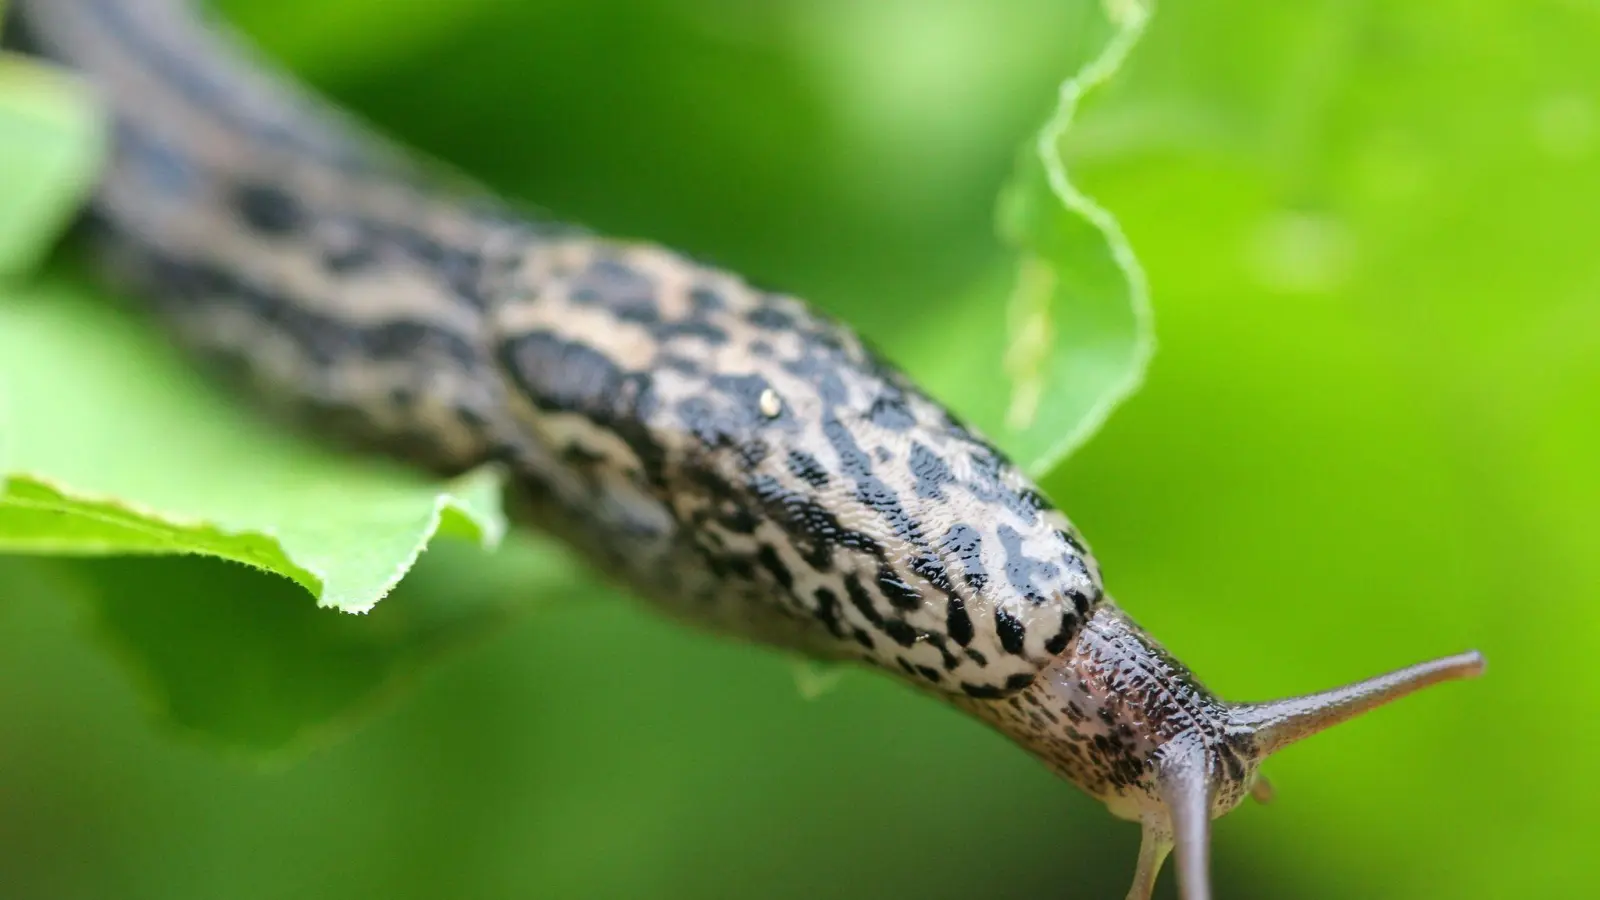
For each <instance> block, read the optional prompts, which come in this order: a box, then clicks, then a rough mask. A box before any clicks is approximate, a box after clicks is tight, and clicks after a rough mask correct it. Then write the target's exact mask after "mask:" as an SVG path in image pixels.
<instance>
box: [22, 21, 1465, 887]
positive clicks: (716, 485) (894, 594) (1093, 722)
mask: <svg viewBox="0 0 1600 900" xmlns="http://www.w3.org/2000/svg"><path fill="white" fill-rule="evenodd" d="M13 6H14V7H15V13H16V14H15V15H14V16H13V17H12V22H11V23H10V24H11V26H12V29H13V30H14V31H15V32H16V35H15V36H16V37H17V38H19V39H20V41H21V42H22V45H23V46H26V47H27V48H28V49H30V50H32V51H34V52H36V53H39V54H40V55H42V56H44V57H46V58H49V59H53V60H55V61H57V62H59V63H62V64H65V65H68V66H70V67H72V68H74V69H76V70H78V71H79V72H80V73H81V74H82V75H84V76H85V77H86V78H87V80H88V82H89V83H90V84H91V85H92V86H93V87H94V88H96V89H97V90H98V92H99V95H100V97H101V98H102V99H103V101H104V103H105V107H106V109H107V110H108V113H109V116H110V119H111V122H112V123H113V130H112V141H111V143H112V153H111V156H110V161H109V163H108V166H107V168H106V169H105V171H104V174H103V177H102V179H101V180H100V182H99V184H98V188H97V190H96V192H95V194H94V196H93V198H92V200H91V201H90V203H89V204H88V208H87V209H86V211H85V222H86V231H87V232H88V233H89V235H90V236H91V238H92V241H93V243H92V246H93V247H94V248H95V257H96V259H98V260H99V261H100V262H101V263H103V267H104V268H105V269H106V271H107V272H108V273H109V274H110V276H111V277H112V278H114V279H115V281H116V283H117V284H118V285H119V286H122V287H125V288H126V289H128V290H129V291H131V292H132V293H135V294H137V295H139V296H141V297H143V298H144V299H145V300H146V301H147V303H148V306H149V308H150V310H151V314H152V315H153V316H154V317H155V318H156V319H157V320H158V321H160V322H162V323H163V324H164V325H165V326H166V327H167V328H168V329H169V330H170V331H171V333H172V334H173V335H174V336H175V337H176V338H177V341H178V343H179V344H180V345H182V346H184V347H186V348H188V350H189V351H192V352H193V353H194V354H196V355H197V356H198V357H200V358H202V359H204V360H207V361H209V362H210V363H211V364H213V365H215V366H217V367H219V368H220V370H222V371H223V372H224V373H225V374H226V375H227V377H228V378H229V379H230V380H231V381H232V383H234V384H236V385H238V386H239V387H241V388H242V389H243V390H244V391H245V395H246V396H251V397H254V398H256V399H257V400H258V401H260V402H262V403H265V404H267V405H268V406H270V407H272V408H273V409H276V410H279V411H282V412H284V413H287V414H289V415H291V416H293V417H295V419H296V421H297V422H299V423H300V424H301V425H302V426H303V427H306V428H309V429H311V431H312V432H313V433H314V434H318V435H323V436H337V437H338V438H340V439H341V440H346V441H351V442H354V443H355V444H356V445H358V446H361V447H364V448H367V449H369V450H370V451H371V452H374V453H384V454H388V455H391V456H393V457H396V458H399V459H401V460H404V461H407V462H410V463H413V464H415V465H417V466H419V467H425V468H426V469H428V470H431V471H436V472H460V471H463V470H466V469H468V468H471V467H473V466H476V465H479V464H483V463H486V462H497V463H500V464H502V465H503V466H504V467H505V468H506V469H507V470H508V471H509V472H510V473H511V479H510V481H511V487H510V488H509V489H508V493H509V497H508V507H509V508H511V509H512V510H513V511H514V514H515V515H516V517H517V518H518V520H519V522H521V523H524V524H526V525H528V526H529V527H532V528H536V529H539V530H543V531H545V532H548V533H550V534H553V535H555V536H557V537H558V538H560V539H562V540H564V541H566V542H567V543H568V544H569V545H570V546H572V547H573V548H574V549H575V550H576V551H578V552H579V553H580V554H581V555H582V556H584V557H585V558H586V559H588V560H589V561H590V562H592V564H593V565H594V567H595V568H596V569H597V570H599V571H601V572H605V573H608V574H610V575H611V576H612V577H613V578H616V579H619V580H620V581H621V582H622V583H623V584H625V585H626V586H628V587H630V588H631V589H632V591H633V592H634V593H637V594H639V595H641V596H642V597H644V598H647V599H649V600H650V601H652V602H653V604H654V605H655V606H657V607H659V608H660V609H661V610H663V611H665V612H667V613H669V614H671V615H673V616H675V617H677V618H679V619H682V620H684V621H686V622H690V623H694V624H697V625H700V626H704V627H707V628H710V629H712V630H715V631H718V632H721V633H724V634H728V635H731V636H737V637H741V638H744V639H747V640H754V641H758V642H762V643H765V644H768V645H772V646H775V647H779V648H783V649H786V650H789V651H793V652H796V653H799V654H803V655H805V656H809V657H812V658H816V659H822V660H839V661H852V662H856V663H862V664H866V665H868V666H872V667H876V668H877V669H880V670H882V671H884V672H886V673H888V674H889V675H890V676H892V677H895V678H898V679H900V680H901V681H903V682H906V683H908V684H910V685H913V686H915V687H916V688H918V689H919V690H921V691H923V692H926V693H928V694H932V695H934V696H937V697H940V698H943V699H944V700H946V701H947V702H949V703H951V704H953V705H954V706H956V707H958V708H960V709H961V710H964V711H965V712H967V713H969V714H970V715H972V716H974V717H976V718H977V719H978V720H981V721H982V722H984V723H987V724H988V725H989V726H992V727H993V728H995V729H997V730H999V731H1000V732H1001V733H1003V734H1004V735H1006V736H1008V737H1009V738H1010V739H1011V740H1013V741H1014V742H1016V743H1017V744H1019V745H1020V746H1022V747H1023V748H1025V749H1026V750H1027V751H1028V752H1030V753H1032V754H1033V755H1034V756H1036V757H1037V758H1038V759H1039V760H1041V761H1042V762H1043V763H1044V764H1045V765H1047V766H1048V767H1050V768H1051V769H1052V770H1054V771H1055V772H1056V773H1058V774H1059V775H1061V776H1062V777H1064V778H1066V779H1067V780H1068V781H1070V782H1071V783H1073V784H1075V785H1077V786H1078V787H1079V788H1080V789H1082V790H1083V791H1084V792H1086V793H1087V794H1089V795H1090V796H1093V797H1095V798H1097V799H1099V800H1100V801H1102V802H1104V803H1105V804H1106V806H1107V807H1108V808H1109V809H1110V811H1111V812H1112V813H1113V814H1114V815H1116V816H1118V817H1120V818H1123V819H1128V820H1133V821H1136V822H1139V823H1140V824H1141V826H1142V829H1143V837H1142V843H1141V850H1140V853H1139V861H1138V866H1137V871H1136V874H1135V878H1134V885H1133V887H1132V889H1131V890H1130V892H1129V894H1128V897H1129V898H1132V900H1141V898H1147V897H1149V896H1150V893H1151V890H1152V889H1153V886H1154V883H1155V881H1156V876H1157V874H1158V872H1159V870H1160V869H1161V867H1162V864H1163V862H1164V860H1165V858H1166V857H1167V856H1168V854H1169V853H1170V852H1172V851H1173V850H1174V848H1175V849H1176V860H1177V864H1176V868H1177V870H1178V878H1179V883H1180V886H1181V889H1182V894H1183V897H1184V898H1186V900H1204V898H1207V897H1209V896H1210V888H1209V873H1208V866H1209V862H1208V855H1209V849H1208V844H1209V832H1210V822H1211V820H1212V819H1213V818H1215V817H1217V816H1220V815H1222V814H1224V813H1226V812H1228V811H1229V810H1231V809H1233V808H1234V807H1235V806H1237V805H1238V804H1239V803H1240V802H1241V801H1242V799H1243V797H1244V796H1245V795H1247V794H1253V795H1255V796H1256V797H1257V798H1258V799H1263V798H1264V797H1265V795H1266V793H1267V788H1266V783H1265V781H1264V780H1263V779H1262V777H1261V775H1260V774H1259V767H1260V765H1261V762H1262V760H1263V759H1265V758H1266V757H1267V756H1268V755H1270V754H1272V753H1273V752H1275V751H1277V750H1279V749H1281V748H1282V747H1284V746H1286V745H1287V744H1289V743H1292V742H1294V741H1297V740H1299V739H1301V738H1303V737H1306V736H1308V735H1310V734H1312V733H1315V732H1317V731H1319V730H1321V729H1323V728H1325V727H1327V726H1329V725H1332V724H1334V723H1337V722H1340V721H1343V720H1345V719H1348V718H1350V717H1352V716H1355V715H1357V714H1359V713H1361V712H1364V711H1366V710H1368V709H1371V708H1373V707H1375V706H1377V705H1379V704H1382V703H1385V702H1387V701H1389V700H1392V699H1395V698H1397V697H1399V696H1402V695H1404V694H1407V693H1410V692H1412V691H1415V690H1417V689H1419V688H1421V687H1424V686H1426V685H1430V684H1434V683H1436V682H1439V681H1443V680H1446V679H1452V678H1461V677H1469V676H1473V675H1476V674H1478V673H1480V672H1481V671H1482V668H1483V659H1482V657H1481V656H1480V655H1479V654H1477V653H1476V652H1469V653H1464V654H1461V655H1457V656H1451V657H1446V658H1443V659H1439V660H1436V661H1433V662H1426V663H1422V664H1419V665H1415V666H1412V667H1410V668H1406V669H1402V670H1399V671H1396V672H1393V673H1391V674H1388V675H1383V676H1379V677H1377V678H1373V679H1370V680H1368V681H1364V682H1361V683H1359V684H1355V685H1352V686H1349V687H1344V688H1339V689H1336V690H1331V691H1327V692H1325V693H1320V694H1315V695H1311V696H1306V697H1299V698H1295V699H1290V700H1280V701H1275V702H1268V703H1250V704H1233V703H1226V702H1224V701H1222V700H1220V699H1218V698H1217V697H1215V696H1214V695H1213V694H1211V693H1210V692H1208V691H1207V690H1206V689H1205V687H1203V686H1202V685H1201V683H1200V682H1199V680H1198V679H1196V678H1195V676H1194V675H1192V674H1191V673H1190V672H1189V671H1188V670H1187V669H1186V668H1185V667H1184V666H1183V665H1182V664H1181V663H1179V662H1178V661H1177V660H1176V659H1174V658H1173V657H1172V656H1171V655H1170V654H1168V653H1167V652H1166V650H1164V649H1163V648H1162V646H1161V645H1160V644H1159V643H1158V642H1157V641H1156V640H1155V639H1154V638H1152V637H1150V636H1149V635H1147V634H1146V633H1145V632H1143V631H1142V630H1141V629H1140V628H1139V627H1138V626H1137V625H1136V624H1135V623H1134V622H1133V621H1132V620H1131V619H1130V618H1129V617H1128V615H1127V614H1126V613H1124V612H1123V611H1122V610H1120V609H1119V608H1118V607H1117V606H1116V605H1115V604H1114V603H1113V601H1112V600H1111V599H1110V598H1109V597H1108V596H1107V595H1106V593H1105V591H1104V589H1103V587H1102V580H1101V574H1100V569H1099V566H1098V565H1097V564H1096V562H1095V559H1094V557H1093V555H1092V554H1091V553H1090V550H1089V548H1088V545H1087V544H1086V543H1085V541H1084V540H1083V538H1082V537H1081V536H1080V535H1079V534H1078V532H1077V531H1076V530H1075V529H1074V528H1073V527H1072V525H1071V524H1070V523H1069V522H1068V521H1067V519H1066V517H1065V516H1063V515H1062V513H1061V512H1059V511H1058V510H1057V509H1056V508H1055V507H1054V506H1052V504H1051V503H1050V502H1049V500H1047V499H1046V498H1045V497H1044V496H1043V495H1042V494H1041V493H1040V492H1039V490H1037V489H1036V488H1035V487H1034V485H1033V484H1031V483H1030V482H1029V480H1028V478H1027V477H1025V476H1024V475H1023V473H1022V472H1021V471H1019V470H1018V469H1017V468H1016V467H1015V466H1014V465H1013V464H1012V463H1011V462H1010V461H1009V460H1008V459H1007V458H1006V457H1005V455H1004V454H1002V453H1001V452H1000V451H998V450H997V449H995V447H994V446H993V445H991V444H990V443H989V442H988V441H987V440H985V439H984V438H983V437H982V436H980V435H979V434H977V433H976V432H974V431H973V430H972V429H971V428H968V427H967V426H965V425H964V424H963V423H962V422H960V421H959V420H958V419H957V418H956V417H954V416H953V415H951V414H950V413H949V412H948V411H947V410H946V409H945V408H944V407H943V406H941V405H940V404H939V403H938V402H936V401H935V400H933V399H931V398H929V397H928V396H927V395H925V394H924V393H923V392H922V391H920V390H919V389H918V388H917V387H916V386H915V385H914V384H912V383H911V382H910V381H909V380H908V379H907V378H906V377H905V376H904V375H903V374H901V373H900V372H899V371H897V370H896V369H895V368H894V367H893V366H892V365H890V364H888V363H887V362H885V361H884V360H882V359H881V358H879V357H878V356H877V355H876V354H875V353H874V352H873V351H872V350H871V349H870V348H868V347H867V346H865V345H864V344H863V343H862V341H861V340H860V339H859V338H858V337H857V336H856V335H855V334H854V333H852V332H851V331H850V330H849V329H848V328H846V327H844V326H842V325H841V324H839V323H837V322H835V321H833V320H831V319H829V318H827V317H825V316H823V315H821V314H819V313H817V312H815V311H813V310H812V309H810V308H809V307H807V306H806V305H805V304H803V303H802V302H801V301H799V300H797V299H795V298H793V297H790V296H787V295H784V294H782V293H777V292H772V291H768V290H762V289H758V288H756V287H754V286H752V285H750V284H749V283H747V282H745V281H744V280H742V279H740V278H739V277H738V276H736V275H733V274H731V273H728V272H723V271H719V270H717V269H715V268H712V267H708V266H706V265H702V264H700V263H698V262H696V261H694V260H692V259H689V258H687V257H685V256H683V255H680V254H677V253H674V252H672V251H670V250H667V249H664V248H661V247H658V246H654V245H651V244H647V243H637V242H626V241H618V240H612V239H608V238H605V237H602V236H599V235H595V234H592V233H589V232H588V231H586V230H583V229H580V228H577V227H573V226H570V225H566V224H562V223H558V222H553V221H548V220H545V219H541V218H538V217H535V216H531V215H526V214H524V213H522V212H520V211H518V210H517V209H514V208H513V207H512V206H511V205H509V204H507V203H503V202H501V201H499V200H497V199H496V198H495V197H493V196H492V195H490V194H489V193H487V192H485V191H482V190H480V189H478V188H476V187H474V186H472V185H470V184H467V183H465V181H464V180H460V181H461V183H457V181H458V180H457V179H453V178H446V177H444V176H442V175H440V174H438V173H436V172H434V171H433V170H431V169H429V168H427V167H425V166H424V164H422V163H420V162H418V161H416V158H415V157H413V156H412V155H411V154H409V153H408V152H406V151H405V150H403V149H402V148H400V147H398V146H395V145H391V144H389V143H386V142H385V141H383V140H382V139H380V138H378V137H376V136H374V134H373V133H372V131H371V130H370V129H368V128H366V127H364V126H363V125H361V124H359V123H357V122H356V121H355V120H354V119H353V118H351V117H348V116H347V115H346V114H344V113H343V112H341V111H339V110H337V109H334V108H332V107H331V105H329V104H327V103H325V102H324V101H321V100H319V99H318V98H316V97H314V96H311V95H310V94H308V93H307V92H305V91H303V90H302V89H301V88H300V87H298V86H297V85H296V84H295V83H294V82H293V81H292V80H291V79H290V78H289V77H287V76H286V75H285V74H283V73H281V72H280V71H279V70H278V69H275V68H274V67H273V65H272V64H270V62H268V61H267V60H265V59H263V58H261V57H259V56H257V55H256V54H255V52H254V51H252V49H251V48H249V47H248V46H247V44H246V43H245V42H244V41H242V40H241V39H239V38H238V37H237V36H234V35H233V34H232V33H230V32H228V31H227V30H226V28H225V27H224V26H222V25H220V24H217V23H215V22H210V21H209V20H207V19H206V18H205V17H204V16H203V15H202V14H201V13H199V12H198V11H196V10H193V9H191V8H189V7H188V6H187V5H186V4H185V3H183V2H180V0H16V2H14V3H13Z"/></svg>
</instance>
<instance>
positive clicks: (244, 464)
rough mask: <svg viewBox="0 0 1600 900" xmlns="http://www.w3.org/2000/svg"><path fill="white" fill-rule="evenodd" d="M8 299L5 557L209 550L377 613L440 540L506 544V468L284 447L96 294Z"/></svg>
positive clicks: (33, 292)
mask: <svg viewBox="0 0 1600 900" xmlns="http://www.w3.org/2000/svg"><path fill="white" fill-rule="evenodd" d="M9 293H10V294H11V296H10V297H8V298H5V299H4V301H3V302H0V386H3V388H4V391H5V393H4V396H5V406H4V413H3V418H0V437H3V443H0V471H3V472H4V473H5V474H6V477H7V479H8V480H7V483H6V485H5V493H4V494H3V495H0V548H4V549H6V550H10V551H12V552H24V553H53V554H69V555H71V554H93V555H109V554H115V553H167V554H205V555H211V556H219V557H222V558H223V559H230V560H234V561H236V562H242V563H246V564H248V565H251V566H255V567H257V568H260V569H263V570H265V571H267V572H272V573H275V574H278V575H282V576H284V577H286V578H289V579H292V580H294V581H297V582H299V583H300V584H301V586H302V587H304V588H305V589H306V590H307V591H310V592H311V594H312V595H313V596H315V597H316V598H317V599H318V601H319V603H320V604H321V605H323V606H330V607H334V608H337V609H341V610H344V611H346V612H366V611H368V610H370V609H371V608H372V606H373V604H375V603H377V602H378V601H379V600H380V599H382V598H383V596H384V595H385V594H387V593H388V592H389V590H390V589H391V588H393V587H394V585H395V584H396V583H397V582H398V581H399V580H400V578H401V577H402V576H403V575H404V574H405V572H406V570H407V569H408V568H409V567H410V566H411V564H412V562H413V561H414V560H415V559H416V557H417V554H418V553H420V552H421V551H422V548H423V547H424V546H425V545H426V544H427V543H428V541H429V540H430V539H431V538H432V537H433V536H434V534H435V533H444V534H454V535H458V536H464V537H468V538H471V539H474V540H478V541H481V542H482V543H484V544H485V545H487V546H493V545H494V544H495V543H497V542H498V541H499V538H500V535H501V533H502V531H503V529H504V525H503V523H502V521H501V518H500V511H499V489H500V479H499V477H498V474H497V473H496V472H494V471H492V470H488V469H485V470H482V471H478V472H473V473H471V474H469V475H466V476H463V477H462V478H460V479H458V480H457V481H455V482H454V483H451V484H448V485H439V484H432V483H429V482H427V481H425V480H423V479H421V478H418V477H415V476H412V475H411V474H410V473H407V472H402V471H399V470H397V469H393V468H390V467H388V466H384V465H381V464H376V463H372V462H369V461H367V460H364V459H362V460H358V459H354V458H348V457H340V456H335V455H333V454H331V453H328V452H324V451H320V450H318V449H316V448H314V447H311V446H310V445H309V444H308V443H307V442H305V441H297V440H295V439H293V438H292V437H287V436H285V435H284V433H283V430H282V429H275V428H272V427H270V423H268V422H266V421H264V420H261V419H258V418H256V417H254V416H252V415H251V410H250V409H249V408H248V407H243V408H241V406H240V404H238V403H236V402H232V401H230V400H229V399H228V398H227V397H226V396H225V395H223V394H220V393H218V392H217V391H216V390H215V388H213V387H211V386H208V385H206V384H205V383H203V382H202V381H200V380H199V378H198V376H197V375H196V374H195V373H194V372H193V371H191V370H190V369H189V368H187V367H185V365H184V361H183V359H181V358H180V357H177V356H176V355H175V354H174V353H173V351H172V350H171V348H170V346H168V345H166V344H164V343H163V342H162V341H161V340H160V339H159V337H158V335H156V334H155V333H154V332H153V331H152V330H151V329H150V327H149V325H148V324H146V323H144V322H142V321H141V320H140V319H138V318H136V317H134V316H131V315H128V314H126V313H123V312H120V311H117V310H114V309H112V308H110V307H109V305H108V304H106V303H103V302H93V301H90V300H88V299H85V297H84V292H83V291H82V290H81V289H78V288H74V287H70V286H63V285H56V284H52V285H49V286H46V287H37V288H28V289H21V288H13V289H11V290H10V291H9Z"/></svg>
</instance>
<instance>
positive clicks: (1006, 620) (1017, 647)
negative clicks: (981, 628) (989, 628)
mask: <svg viewBox="0 0 1600 900" xmlns="http://www.w3.org/2000/svg"><path fill="white" fill-rule="evenodd" d="M994 627H995V631H996V633H998V634H999V635H1000V646H1001V647H1003V648H1004V649H1005V651H1006V652H1007V653H1010V654H1012V655H1013V656H1020V655H1022V645H1023V642H1024V641H1025V640H1026V638H1027V636H1028V633H1027V630H1026V629H1025V628H1024V627H1023V624H1022V620H1021V619H1019V618H1017V617H1016V616H1014V615H1012V614H1011V613H1009V612H1006V611H1005V610H1003V609H997V610H995V611H994Z"/></svg>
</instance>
